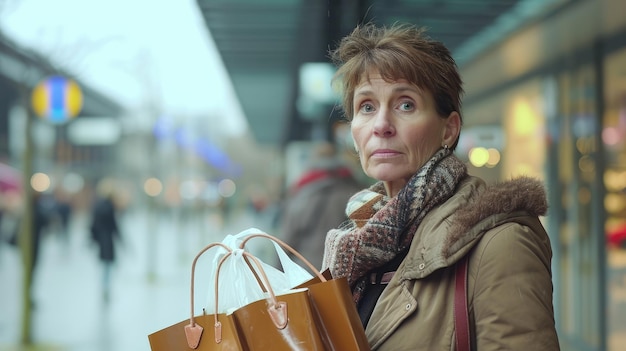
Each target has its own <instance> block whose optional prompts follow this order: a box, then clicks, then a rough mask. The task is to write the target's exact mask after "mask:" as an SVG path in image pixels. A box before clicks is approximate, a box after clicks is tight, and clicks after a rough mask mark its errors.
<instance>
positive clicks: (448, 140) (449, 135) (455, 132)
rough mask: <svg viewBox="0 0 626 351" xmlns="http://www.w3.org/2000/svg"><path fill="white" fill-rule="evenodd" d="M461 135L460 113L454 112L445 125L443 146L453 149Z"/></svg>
mask: <svg viewBox="0 0 626 351" xmlns="http://www.w3.org/2000/svg"><path fill="white" fill-rule="evenodd" d="M459 133H461V116H460V115H459V113H458V112H456V111H453V112H452V113H450V116H448V118H446V119H445V125H444V128H443V135H442V141H441V143H442V146H443V145H448V146H450V147H452V145H454V143H455V142H456V140H457V139H458V138H459Z"/></svg>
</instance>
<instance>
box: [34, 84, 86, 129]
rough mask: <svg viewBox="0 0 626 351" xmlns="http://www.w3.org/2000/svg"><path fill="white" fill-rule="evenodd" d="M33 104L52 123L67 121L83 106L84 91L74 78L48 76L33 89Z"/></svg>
mask: <svg viewBox="0 0 626 351" xmlns="http://www.w3.org/2000/svg"><path fill="white" fill-rule="evenodd" d="M31 104H32V107H33V110H34V111H35V113H36V114H37V115H38V116H39V117H41V118H44V119H46V120H48V121H49V122H51V123H55V124H60V123H65V122H67V121H68V120H70V119H71V118H74V117H76V116H77V115H78V114H79V113H80V111H81V109H82V108H83V93H82V91H81V90H80V87H79V86H78V84H77V83H76V82H75V81H73V80H72V79H68V78H65V77H62V76H51V77H48V78H46V79H44V80H42V81H41V82H39V84H37V86H35V88H34V89H33V94H32V96H31Z"/></svg>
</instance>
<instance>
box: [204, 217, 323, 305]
mask: <svg viewBox="0 0 626 351" xmlns="http://www.w3.org/2000/svg"><path fill="white" fill-rule="evenodd" d="M252 234H266V235H269V234H267V233H265V232H264V231H262V230H260V229H257V228H249V229H246V230H244V231H242V232H240V233H238V234H236V235H230V234H229V235H227V236H226V237H225V238H224V239H223V240H222V244H224V245H226V246H227V247H228V248H230V249H231V250H233V254H231V255H230V257H228V258H226V260H225V261H224V263H223V264H222V266H221V268H220V274H219V281H218V283H217V284H218V299H217V301H218V304H217V313H230V312H232V311H233V310H235V309H237V308H239V307H242V306H245V305H247V304H250V303H252V302H254V301H258V300H261V299H265V298H267V293H265V292H264V291H263V288H262V287H261V285H259V284H260V283H259V281H258V280H257V278H256V277H255V275H254V273H253V272H252V270H251V269H254V270H255V271H256V272H257V274H258V275H259V276H260V273H259V272H258V268H257V267H256V266H255V265H254V264H252V265H251V266H252V267H253V268H251V266H250V265H248V263H247V262H246V260H245V259H244V256H243V255H242V254H241V253H240V252H241V251H242V250H240V249H239V246H240V244H241V242H242V241H243V240H244V239H245V238H246V237H247V236H250V235H252ZM251 240H269V239H263V238H255V239H251ZM270 241H271V240H270ZM248 243H249V242H248ZM272 244H273V246H274V249H275V250H276V254H277V255H278V258H279V261H280V264H281V265H282V267H283V270H280V269H278V268H276V267H274V266H272V265H269V264H267V263H264V262H262V261H261V260H260V259H259V261H261V266H262V267H263V270H264V271H265V274H266V275H267V278H268V280H269V282H270V285H271V287H272V290H273V291H274V293H275V294H277V295H278V294H281V293H285V292H287V291H289V290H291V289H293V288H294V287H296V286H298V285H300V284H302V283H304V282H306V281H307V280H310V279H312V278H313V275H312V274H311V273H310V272H309V271H308V270H306V269H305V268H303V267H301V266H300V265H298V264H297V263H296V262H294V261H293V260H292V259H291V258H290V257H289V255H288V254H287V252H286V251H285V249H284V248H283V247H281V246H280V245H279V244H278V243H276V242H274V241H272ZM244 250H245V251H246V252H249V250H247V249H246V248H244ZM226 253H227V251H226V250H225V249H224V248H222V247H220V246H217V247H215V248H212V249H211V250H209V251H208V252H207V253H206V254H207V255H209V256H210V262H211V269H210V271H209V277H208V278H209V289H208V293H207V302H206V305H205V306H206V307H205V311H206V313H215V312H216V303H215V277H216V274H217V267H218V264H219V262H220V260H221V258H222V257H224V255H226ZM255 257H256V256H255ZM257 259H258V257H257Z"/></svg>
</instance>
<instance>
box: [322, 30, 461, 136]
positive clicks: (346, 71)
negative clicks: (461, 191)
mask: <svg viewBox="0 0 626 351" xmlns="http://www.w3.org/2000/svg"><path fill="white" fill-rule="evenodd" d="M425 32H426V30H425V29H424V28H422V27H417V26H415V25H411V24H394V25H391V26H389V27H385V26H381V27H377V26H376V25H374V24H366V25H360V26H357V27H356V28H355V29H354V30H353V31H352V33H350V34H349V35H348V36H346V37H344V38H343V39H342V40H341V41H340V43H339V46H338V47H337V49H335V50H332V51H331V52H330V57H331V59H332V60H333V62H334V63H335V64H336V65H337V67H338V69H337V72H336V74H335V77H334V82H337V81H339V82H340V84H341V86H340V88H341V90H342V91H341V93H342V105H343V110H344V115H345V117H346V118H347V119H348V120H349V121H350V120H352V116H353V114H354V111H353V99H354V90H355V89H356V86H357V85H358V84H359V83H360V82H361V80H362V79H363V77H364V76H365V75H366V74H368V73H369V72H370V71H371V70H373V69H375V70H377V71H378V72H379V73H380V75H381V76H382V77H383V78H384V79H385V80H388V81H395V80H398V79H406V80H407V81H409V82H410V83H412V84H415V85H416V86H418V87H420V88H422V89H426V90H428V91H429V92H430V93H431V94H432V95H433V98H434V99H435V106H436V109H437V113H438V114H439V115H440V116H442V117H443V118H446V117H448V116H449V115H450V113H452V112H453V111H456V112H458V113H459V116H460V115H461V97H462V95H463V87H462V85H463V82H462V80H461V76H460V74H459V72H458V69H457V65H456V62H455V61H454V59H453V58H452V55H451V53H450V51H449V50H448V48H447V47H446V46H445V45H443V43H441V42H439V41H436V40H432V39H431V38H429V37H428V36H427V35H426V34H425ZM461 121H462V119H461ZM455 146H456V145H455Z"/></svg>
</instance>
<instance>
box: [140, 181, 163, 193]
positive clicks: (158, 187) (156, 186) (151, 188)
mask: <svg viewBox="0 0 626 351" xmlns="http://www.w3.org/2000/svg"><path fill="white" fill-rule="evenodd" d="M143 190H144V191H145V192H146V194H148V196H152V197H155V196H159V195H160V194H161V192H162V191H163V184H162V183H161V181H160V180H158V179H156V178H148V179H146V181H145V182H144V183H143Z"/></svg>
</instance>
